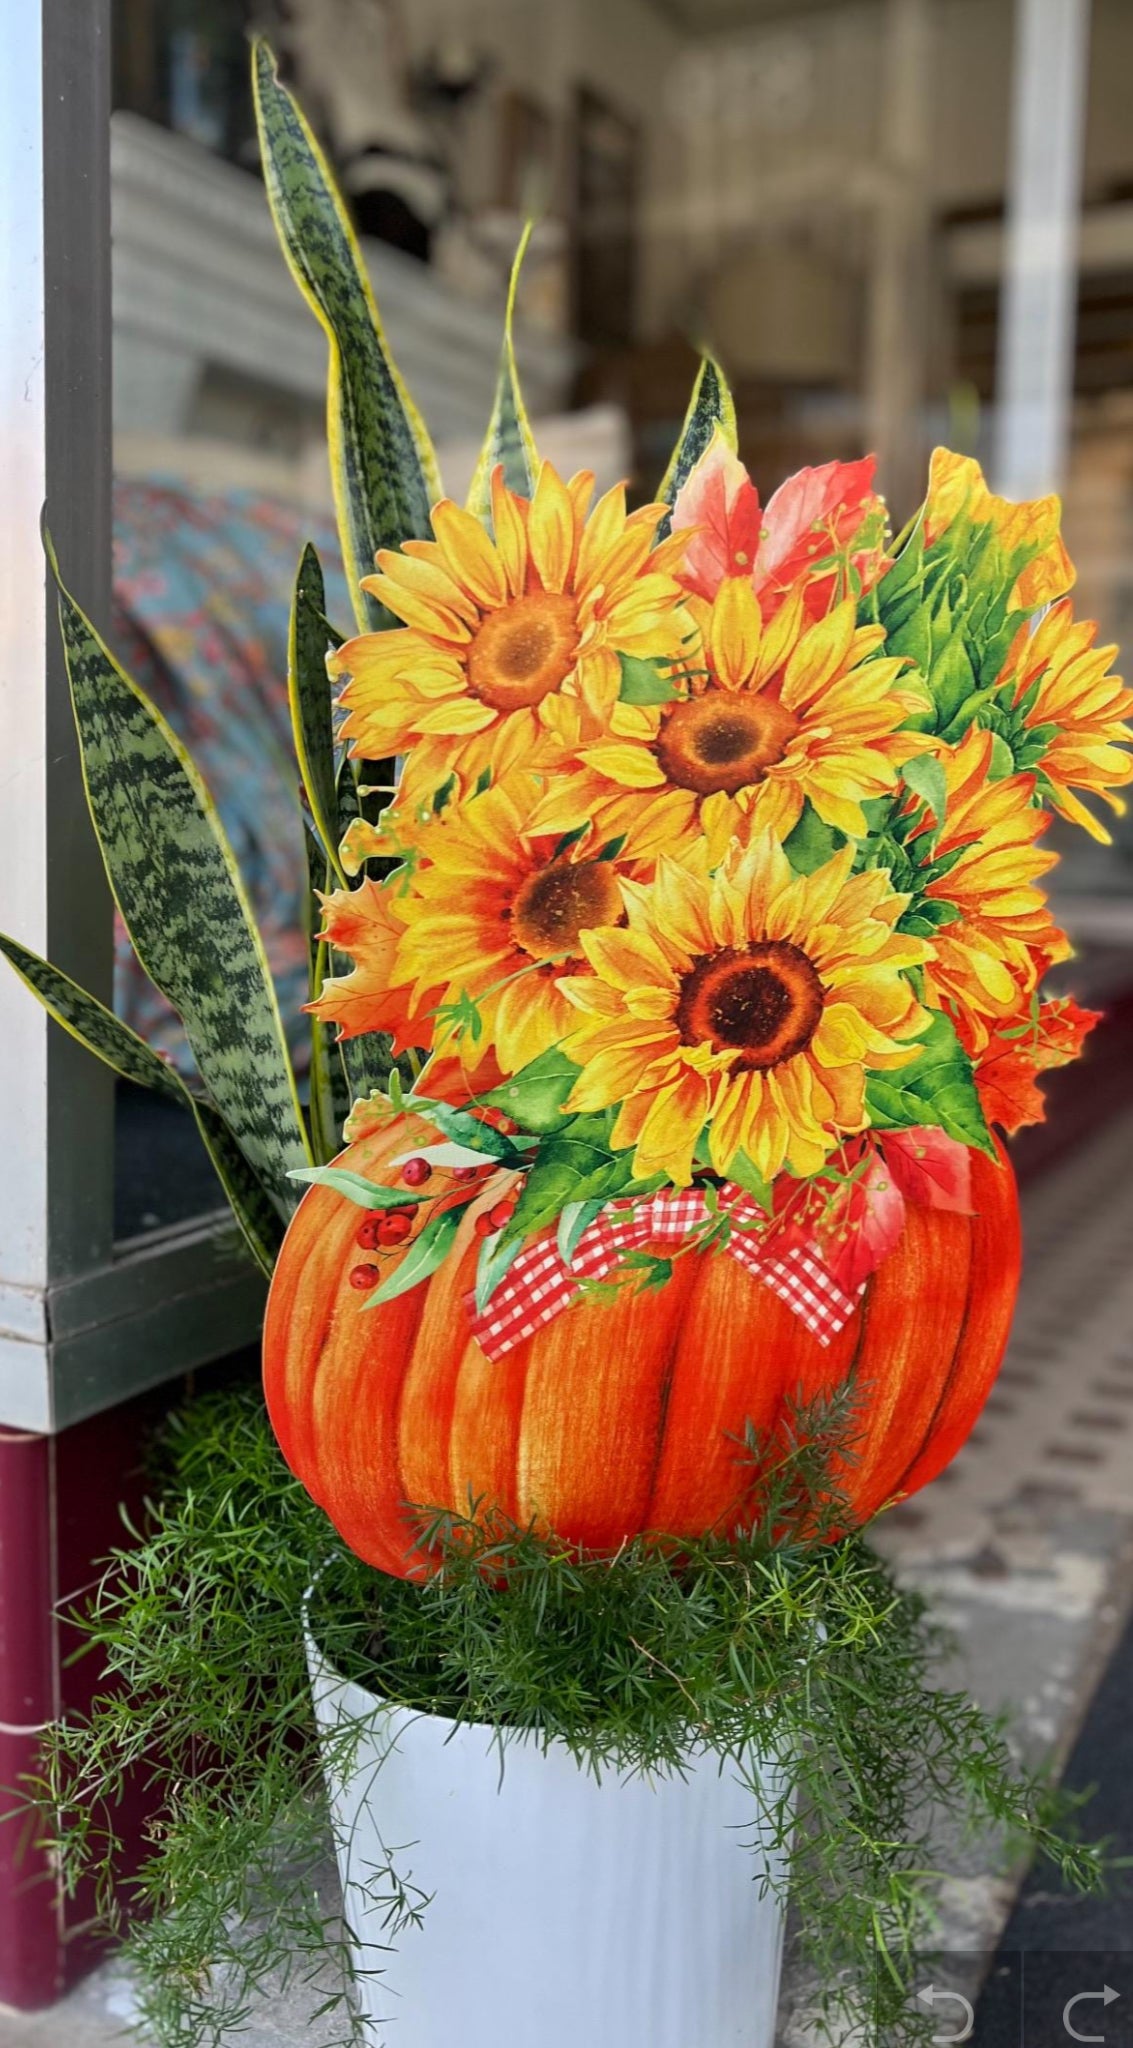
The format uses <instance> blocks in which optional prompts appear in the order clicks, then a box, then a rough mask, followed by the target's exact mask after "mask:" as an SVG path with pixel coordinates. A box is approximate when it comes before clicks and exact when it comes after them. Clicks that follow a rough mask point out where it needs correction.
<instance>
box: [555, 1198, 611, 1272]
mask: <svg viewBox="0 0 1133 2048" xmlns="http://www.w3.org/2000/svg"><path fill="white" fill-rule="evenodd" d="M605 1206H606V1205H605V1203H604V1202H603V1200H602V1198H601V1196H598V1198H597V1200H595V1199H594V1198H593V1197H592V1198H591V1200H590V1201H588V1202H568V1203H567V1205H566V1207H565V1208H564V1210H563V1211H562V1214H561V1215H560V1217H559V1227H558V1231H557V1233H556V1237H555V1244H556V1247H557V1250H558V1254H559V1257H560V1259H561V1260H562V1261H563V1264H564V1265H567V1266H569V1265H570V1264H571V1263H572V1261H573V1259H574V1255H575V1253H576V1251H577V1250H578V1246H579V1241H580V1239H581V1238H583V1237H584V1236H585V1234H586V1232H587V1231H588V1230H589V1228H590V1225H591V1224H592V1223H593V1221H594V1219H595V1217H596V1216H600V1215H601V1214H602V1211H603V1209H604V1208H605Z"/></svg>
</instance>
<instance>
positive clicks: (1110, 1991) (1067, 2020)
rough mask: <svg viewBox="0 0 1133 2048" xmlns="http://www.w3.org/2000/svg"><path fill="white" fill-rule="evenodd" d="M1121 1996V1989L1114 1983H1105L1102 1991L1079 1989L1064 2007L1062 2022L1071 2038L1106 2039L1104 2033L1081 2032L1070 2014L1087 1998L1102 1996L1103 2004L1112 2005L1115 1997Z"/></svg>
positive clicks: (1074, 2039) (1075, 2039)
mask: <svg viewBox="0 0 1133 2048" xmlns="http://www.w3.org/2000/svg"><path fill="white" fill-rule="evenodd" d="M1120 1997H1121V1993H1120V1991H1115V1990H1114V1988H1113V1986H1112V1984H1104V1985H1103V1986H1102V1989H1101V1990H1100V1991H1079V1992H1078V1993H1077V1995H1076V1996H1075V1997H1074V1998H1068V1999H1067V2001H1066V2003H1065V2005H1064V2006H1063V2008H1062V2024H1063V2026H1064V2027H1065V2029H1066V2031H1067V2033H1068V2034H1069V2036H1070V2039H1071V2040H1072V2041H1104V2040H1105V2035H1104V2034H1080V2033H1079V2032H1078V2029H1077V2027H1076V2026H1075V2025H1074V2022H1073V2020H1072V2019H1071V2017H1070V2015H1071V2013H1072V2012H1073V2010H1074V2007H1075V2006H1076V2005H1081V2003H1082V2001H1083V1999H1085V1998H1100V1999H1101V2002H1102V2004H1103V2005H1112V2004H1113V2001H1114V1999H1115V1998H1120ZM1085 2017H1086V2015H1085V2013H1083V2014H1082V2018H1083V2019H1085Z"/></svg>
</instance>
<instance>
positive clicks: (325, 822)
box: [287, 542, 346, 884]
mask: <svg viewBox="0 0 1133 2048" xmlns="http://www.w3.org/2000/svg"><path fill="white" fill-rule="evenodd" d="M325 607H326V590H325V587H324V584H323V572H322V569H321V568H320V566H319V558H318V556H317V554H316V553H315V550H314V548H313V547H312V546H311V544H310V542H308V543H307V546H306V547H305V548H304V549H303V553H302V555H301V556H300V558H299V570H298V574H297V575H296V578H295V589H294V593H293V595H292V600H291V626H290V631H289V634H288V643H287V697H288V702H289V704H290V707H291V731H292V735H293V737H294V740H295V754H296V758H297V760H298V762H299V773H300V775H301V776H302V778H303V788H304V790H305V791H306V796H307V802H308V803H309V805H310V807H311V816H312V817H313V819H314V821H315V824H316V826H317V827H318V831H319V837H320V838H321V840H322V842H323V850H324V852H325V855H326V859H327V861H328V862H329V864H330V866H331V867H332V868H333V869H334V872H335V875H336V877H337V879H338V881H340V882H341V883H343V884H345V881H346V876H345V875H344V874H343V872H342V869H341V867H340V866H339V860H338V841H339V836H340V835H339V822H338V787H337V782H336V773H335V759H334V727H333V724H332V722H331V686H330V680H329V678H328V676H327V664H326V656H327V647H328V644H329V642H328V639H327V629H326V622H325Z"/></svg>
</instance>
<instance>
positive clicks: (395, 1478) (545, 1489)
mask: <svg viewBox="0 0 1133 2048" xmlns="http://www.w3.org/2000/svg"><path fill="white" fill-rule="evenodd" d="M435 1135H436V1134H435V1132H434V1131H433V1130H432V1129H431V1128H430V1127H427V1126H426V1125H424V1124H423V1123H422V1122H421V1121H420V1119H418V1118H414V1117H405V1118H402V1119H399V1120H398V1121H397V1122H395V1123H393V1124H391V1125H389V1126H388V1127H387V1128H386V1129H385V1130H383V1131H381V1132H380V1133H378V1134H376V1135H374V1136H371V1137H368V1138H365V1139H362V1140H361V1141H359V1143H357V1144H355V1145H353V1146H351V1147H350V1148H349V1150H348V1151H347V1152H346V1153H344V1154H343V1157H342V1162H341V1163H343V1164H345V1165H349V1166H350V1168H351V1169H352V1170H353V1171H354V1172H356V1173H360V1174H362V1175H364V1176H365V1177H366V1178H367V1179H370V1180H376V1181H387V1182H389V1183H391V1184H396V1181H397V1169H396V1168H395V1167H393V1166H392V1165H391V1164H390V1162H391V1161H392V1160H393V1159H394V1158H396V1157H397V1156H398V1155H404V1154H405V1153H406V1152H407V1151H410V1150H412V1148H413V1146H414V1145H415V1144H427V1143H430V1142H434V1141H435ZM449 1178H450V1176H447V1175H445V1174H443V1173H441V1172H440V1171H438V1173H437V1175H436V1185H437V1188H438V1192H440V1191H441V1189H442V1187H443V1186H444V1185H446V1183H447V1181H448V1180H449ZM499 1192H500V1189H499V1185H498V1184H496V1185H495V1187H494V1188H490V1189H489V1190H488V1191H487V1192H485V1193H484V1194H482V1195H481V1196H480V1197H478V1199H477V1201H476V1202H475V1203H474V1204H473V1205H472V1207H471V1208H470V1210H469V1212H468V1214H467V1215H466V1216H465V1217H464V1218H463V1220H462V1222H461V1226H460V1231H459V1235H458V1236H457V1239H456V1242H455V1246H454V1248H453V1251H452V1252H451V1253H450V1256H449V1257H448V1258H447V1259H446V1261H445V1263H444V1265H443V1266H442V1267H441V1268H440V1269H439V1270H438V1271H437V1272H436V1273H435V1274H434V1275H433V1276H432V1278H431V1279H430V1280H428V1281H425V1282H423V1283H422V1284H421V1285H419V1286H417V1287H414V1288H412V1289H411V1290H409V1291H408V1292H407V1293H405V1294H403V1295H401V1296H399V1297H397V1298H395V1299H394V1300H392V1301H390V1302H387V1303H384V1304H383V1305H382V1306H380V1307H377V1308H366V1307H365V1306H364V1303H365V1299H366V1297H365V1295H360V1294H359V1293H358V1292H357V1290H356V1289H355V1288H354V1287H352V1286H351V1284H350V1279H349V1275H350V1272H351V1270H352V1269H353V1268H354V1267H356V1266H357V1264H358V1262H359V1260H360V1259H361V1258H363V1257H364V1256H365V1254H363V1253H360V1252H359V1250H358V1247H357V1243H356V1236H357V1231H358V1228H359V1225H360V1223H361V1221H362V1215H363V1212H362V1211H361V1210H360V1209H359V1208H357V1207H356V1206H355V1205H354V1204H352V1203H351V1202H349V1201H348V1200H347V1199H346V1198H345V1197H344V1196H342V1195H340V1194H337V1193H335V1192H333V1191H332V1190H331V1189H329V1188H323V1187H314V1188H312V1189H311V1190H310V1191H309V1192H308V1194H307V1195H306V1196H305V1197H304V1199H303V1202H302V1203H301V1205H300V1207H299V1209H298V1211H297V1213H296V1215H295V1217H294V1219H293V1221H292V1223H291V1226H290V1228H289V1230H288V1232H287V1237H286V1240H285V1242H284V1246H283V1249H282V1252H281V1254H280V1258H279V1263H278V1265H277V1268H276V1272H275V1277H274V1280H273V1282H272V1288H271V1296H270V1299H269V1302H268V1311H267V1323H266V1328H265V1333H264V1380H265V1389H266V1395H267V1403H268V1409H269V1413H270V1415H271V1420H272V1424H273V1427H274V1429H275V1432H276V1435H277V1436H278V1438H279V1442H280V1445H281V1447H282V1450H283V1454H284V1456H285V1458H286V1459H287V1462H288V1464H289V1465H290V1467H291V1469H292V1471H293V1472H295V1473H296V1475H297V1476H298V1478H299V1479H301V1480H302V1482H303V1484H304V1486H306V1488H307V1489H308V1491H309V1492H310V1493H311V1494H312V1495H313V1496H314V1498H315V1500H317V1501H318V1502H319V1503H320V1505H321V1506H322V1507H323V1508H325V1510H326V1512H327V1514H328V1515H329V1516H330V1519H331V1521H332V1522H333V1523H334V1525H335V1527H336V1528H337V1529H338V1531H339V1533H340V1534H341V1535H342V1536H343V1538H344V1539H345V1541H346V1542H347V1543H348V1544H349V1545H350V1547H351V1549H352V1550H354V1551H356V1552H357V1553H358V1555H359V1556H361V1557H363V1558H365V1559H366V1560H367V1561H368V1562H369V1563H371V1564H374V1565H377V1566H379V1567H380V1568H381V1569H382V1570H383V1571H387V1572H391V1573H394V1574H397V1575H398V1576H402V1577H405V1576H409V1575H411V1574H415V1573H417V1572H419V1571H420V1570H421V1569H422V1559H421V1556H420V1553H419V1552H417V1553H414V1552H413V1549H412V1543H413V1524H412V1518H411V1517H410V1516H409V1514H408V1512H407V1504H408V1503H417V1504H420V1505H421V1506H424V1507H428V1508H435V1509H452V1510H453V1511H455V1512H456V1513H458V1514H464V1513H466V1512H467V1510H468V1506H469V1502H470V1501H471V1500H476V1501H479V1502H481V1503H482V1504H483V1506H484V1507H485V1508H491V1507H495V1508H497V1509H498V1510H500V1511H502V1513H504V1514H505V1515H507V1516H508V1517H509V1518H511V1519H513V1520H514V1521H516V1522H518V1523H520V1524H524V1525H525V1524H527V1523H528V1522H529V1521H531V1520H533V1519H534V1520H535V1521H536V1522H537V1524H538V1525H539V1526H540V1527H543V1528H546V1529H553V1530H554V1532H555V1533H556V1534H557V1535H558V1536H559V1537H561V1538H562V1539H563V1540H564V1541H565V1542H568V1543H572V1544H578V1545H580V1546H583V1547H585V1548H587V1549H591V1550H598V1551H603V1550H610V1549H614V1548H615V1547H616V1546H617V1545H618V1544H619V1543H620V1542H621V1541H622V1540H623V1539H624V1538H626V1537H631V1536H635V1535H637V1534H639V1533H642V1532H645V1531H656V1532H664V1533H666V1534H669V1535H673V1536H696V1535H701V1534H705V1533H707V1532H708V1531H710V1530H712V1529H714V1528H717V1527H720V1528H727V1527H728V1525H729V1521H732V1522H734V1521H735V1520H736V1518H737V1516H736V1510H737V1506H738V1504H739V1503H740V1501H741V1500H742V1497H743V1493H744V1490H745V1487H749V1486H750V1473H749V1472H747V1471H745V1470H744V1468H743V1467H742V1466H741V1464H740V1463H739V1462H738V1453H737V1444H736V1439H737V1438H742V1436H743V1431H744V1428H745V1424H747V1423H749V1422H750V1423H751V1424H753V1425H754V1427H755V1428H756V1429H757V1430H758V1431H760V1432H767V1431H771V1430H773V1429H774V1427H775V1425H776V1422H777V1420H778V1419H779V1418H780V1417H781V1416H782V1415H783V1413H784V1409H785V1404H786V1403H787V1402H788V1401H790V1400H791V1399H793V1398H795V1397H796V1396H797V1395H798V1393H799V1392H801V1393H802V1395H803V1397H804V1398H811V1397H813V1396H814V1395H816V1394H818V1393H820V1392H822V1391H823V1390H824V1389H829V1388H833V1387H836V1386H838V1385H839V1384H840V1383H841V1382H842V1381H843V1380H844V1378H845V1376H846V1374H847V1373H848V1372H849V1371H850V1370H851V1368H853V1369H854V1372H855V1379H856V1384H857V1386H858V1388H859V1390H860V1396H861V1399H860V1408H859V1417H860V1420H859V1423H858V1425H857V1427H858V1429H859V1431H860V1434H861V1438H862V1441H861V1443H860V1445H859V1447H858V1453H857V1458H856V1462H855V1463H854V1464H853V1466H852V1467H851V1469H850V1470H849V1472H848V1473H847V1474H846V1475H845V1482H844V1483H845V1488H846V1491H847V1493H848V1494H849V1497H850V1499H851V1501H852V1503H853V1506H854V1508H855V1511H856V1514H857V1516H858V1518H859V1519H863V1520H864V1519H865V1518H867V1517H868V1516H869V1515H871V1514H873V1513H874V1512H876V1510H877V1509H878V1508H880V1507H882V1506H884V1505H885V1504H886V1502H888V1501H891V1500H893V1499H894V1498H895V1497H898V1496H902V1495H905V1494H909V1493H912V1492H914V1491H915V1490H916V1489H917V1488H918V1487H921V1486H924V1485H925V1484H926V1482H927V1481H928V1480H930V1479H932V1478H934V1477H935V1475H936V1474H937V1473H938V1472H939V1471H940V1470H941V1469H942V1467H943V1466H945V1465H946V1464H947V1463H948V1461H949V1459H950V1458H952V1457H953V1456H954V1455H955V1453H956V1451H958V1450H959V1448H960V1446H961V1444H962V1443H963V1442H964V1439H965V1438H966V1437H967V1435H968V1433H969V1431H970V1430H971V1429H972V1427H973V1425H974V1423H975V1420H976V1417H977V1416H978V1414H979V1412H980V1410H981V1408H982V1407H983V1404H984V1401H985V1399H986V1398H987V1394H988V1392H989V1389H990V1387H991V1384H992V1381H993V1380H994V1378H995V1374H996V1372H997V1370H998V1367H999V1362H1000V1359H1001V1357H1002V1355H1003V1350H1004V1346H1005V1344H1006V1341H1007V1334H1008V1329H1009V1326H1010V1321H1011V1314H1012V1310H1013V1307H1014V1303H1015V1295H1016V1290H1017V1287H1018V1278H1019V1259H1020V1247H1019V1211H1018V1201H1017V1197H1016V1191H1015V1181H1014V1176H1013V1174H1012V1171H1011V1168H1010V1166H1009V1164H1008V1163H1007V1161H1006V1159H1005V1158H1002V1159H1001V1162H1000V1164H998V1165H996V1164H993V1162H992V1161H991V1160H989V1159H986V1158H985V1157H983V1155H982V1154H979V1153H975V1154H973V1156H972V1200H973V1205H974V1207H975V1209H976V1212H977V1213H976V1214H975V1215H973V1216H960V1215H956V1214H953V1213H949V1212H946V1211H944V1210H939V1209H921V1208H914V1207H910V1209H909V1212H908V1221H907V1225H906V1228H905V1231H904V1234H903V1236H902V1238H901V1240H900V1242H899V1244H898V1245H897V1248H896V1249H895V1250H894V1251H893V1252H892V1253H890V1255H889V1257H888V1258H887V1259H885V1260H884V1262H883V1263H882V1265H881V1266H879V1268H878V1269H877V1271H876V1272H875V1273H874V1274H873V1275H872V1277H871V1279H870V1280H869V1281H868V1283H867V1285H866V1289H865V1293H864V1295H863V1296H862V1298H861V1301H860V1303H859V1306H858V1308H857V1309H856V1311H855V1313H854V1315H853V1316H852V1317H851V1318H850V1321H849V1322H848V1323H847V1324H846V1325H845V1327H844V1328H843V1329H842V1330H841V1331H840V1333H839V1334H838V1335H837V1336H836V1337H835V1338H833V1340H832V1341H831V1343H830V1345H829V1347H828V1348H825V1349H824V1348H823V1346H822V1345H821V1344H820V1343H819V1342H818V1339H817V1338H816V1337H815V1336H813V1335H812V1333H811V1332H810V1331H809V1330H808V1329H807V1328H806V1326H805V1324H804V1323H803V1322H802V1321H801V1319H800V1318H799V1317H798V1316H796V1315H795V1314H794V1312H793V1311H792V1310H791V1309H789V1308H788V1307H786V1305H785V1304H784V1303H783V1302H782V1301H780V1300H779V1298H778V1296H777V1295H775V1294H773V1293H772V1292H771V1290H770V1289H769V1288H768V1287H766V1286H764V1285H763V1284H762V1283H761V1282H759V1281H757V1280H755V1279H753V1278H752V1277H751V1276H750V1275H749V1274H747V1273H745V1272H744V1270H743V1268H742V1267H741V1266H740V1265H739V1264H738V1263H737V1261H736V1260H735V1259H733V1258H730V1257H728V1256H727V1255H726V1254H725V1253H723V1252H720V1251H716V1252H711V1253H708V1254H706V1255H700V1254H691V1255H690V1256H688V1257H686V1258H682V1259H678V1260H677V1262H676V1265H675V1268H674V1272H673V1277H672V1279H671V1280H669V1281H668V1282H667V1283H666V1285H665V1286H663V1287H661V1288H659V1289H656V1290H651V1291H649V1292H647V1293H639V1292H636V1291H635V1290H634V1289H632V1288H631V1287H628V1286H627V1287H625V1288H622V1289H621V1290H620V1291H619V1292H618V1294H617V1296H616V1297H615V1299H614V1300H613V1301H612V1302H602V1303H596V1302H593V1301H586V1300H585V1299H584V1300H582V1301H578V1302H576V1303H575V1304H573V1305H572V1306H571V1307H570V1308H568V1309H566V1310H565V1311H564V1312H563V1313H561V1314H560V1315H559V1316H557V1317H556V1318H555V1320H554V1321H553V1322H551V1323H548V1324H547V1325H546V1326H545V1327H544V1328H543V1329H541V1330H540V1331H538V1332H537V1333H536V1334H535V1336H533V1337H530V1338H528V1339H527V1340H526V1341H525V1342H524V1343H523V1344H521V1345H520V1346H519V1347H518V1348H517V1349H516V1350H514V1351H512V1352H510V1353H509V1354H508V1355H507V1356H506V1357H504V1358H502V1359H500V1360H499V1361H498V1362H496V1363H493V1362H492V1360H491V1359H489V1358H487V1357H486V1356H485V1354H484V1352H483V1351H482V1350H481V1349H480V1346H479V1344H478V1343H477V1342H476V1340H475V1339H474V1338H473V1337H472V1335H471V1333H470V1330H469V1326H468V1317H467V1312H466V1310H465V1306H464V1297H465V1295H466V1294H467V1293H468V1292H469V1290H470V1289H471V1288H472V1287H473V1285H474V1280H475V1270H476V1256H477V1250H478V1246H479V1238H478V1237H477V1235H476V1230H475V1217H476V1215H477V1213H478V1212H480V1211H482V1210H483V1209H485V1208H490V1207H491V1206H492V1203H493V1201H495V1200H496V1199H498V1196H499Z"/></svg>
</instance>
